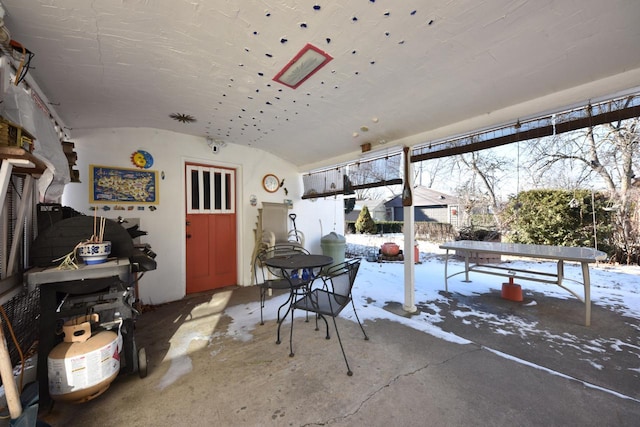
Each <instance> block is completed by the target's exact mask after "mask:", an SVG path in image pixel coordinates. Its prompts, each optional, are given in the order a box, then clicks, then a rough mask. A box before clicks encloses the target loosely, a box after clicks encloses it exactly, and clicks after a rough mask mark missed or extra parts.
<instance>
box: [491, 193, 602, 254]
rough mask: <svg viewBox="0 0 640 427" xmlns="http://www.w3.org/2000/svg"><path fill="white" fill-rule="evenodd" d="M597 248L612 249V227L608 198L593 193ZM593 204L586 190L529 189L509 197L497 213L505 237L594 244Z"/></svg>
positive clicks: (561, 243) (568, 243)
mask: <svg viewBox="0 0 640 427" xmlns="http://www.w3.org/2000/svg"><path fill="white" fill-rule="evenodd" d="M594 199H595V214H596V221H595V222H596V229H597V238H598V249H600V250H602V251H605V252H608V251H610V250H611V249H612V247H611V243H612V232H613V226H612V221H611V218H610V216H611V215H610V212H607V211H606V210H605V209H603V208H605V207H606V203H607V200H606V198H605V197H604V195H602V194H595V196H594ZM593 212H594V206H593V205H592V202H591V191H589V190H576V191H565V190H531V191H525V192H522V193H520V194H518V195H517V197H514V198H512V199H511V200H510V201H509V203H508V204H507V206H506V208H505V209H504V210H503V211H502V212H501V213H500V217H501V219H502V223H503V224H504V225H505V226H506V227H507V229H508V230H509V232H508V233H507V234H505V236H504V237H505V240H506V241H510V242H513V243H530V244H541V245H559V246H586V247H593V246H594V230H593Z"/></svg>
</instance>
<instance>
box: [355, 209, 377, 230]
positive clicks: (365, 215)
mask: <svg viewBox="0 0 640 427" xmlns="http://www.w3.org/2000/svg"><path fill="white" fill-rule="evenodd" d="M377 231H378V227H377V226H376V223H375V221H374V220H373V218H371V214H370V213H369V208H368V207H367V206H363V207H362V210H361V211H360V215H358V219H357V220H356V232H357V233H362V234H375V233H377Z"/></svg>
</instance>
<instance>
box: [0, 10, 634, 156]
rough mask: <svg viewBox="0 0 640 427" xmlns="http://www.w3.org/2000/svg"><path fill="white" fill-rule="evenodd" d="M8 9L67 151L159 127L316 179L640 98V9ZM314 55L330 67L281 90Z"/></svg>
mask: <svg viewBox="0 0 640 427" xmlns="http://www.w3.org/2000/svg"><path fill="white" fill-rule="evenodd" d="M0 2H1V3H2V5H3V6H4V9H5V12H6V14H5V24H6V26H7V28H8V29H9V31H10V33H11V37H12V38H13V39H15V40H17V41H18V42H20V43H21V44H22V45H24V46H25V47H26V48H27V49H29V50H31V51H32V52H33V53H35V57H34V58H33V61H32V66H33V68H32V69H31V70H30V72H29V73H30V77H32V78H33V79H34V80H35V82H36V83H37V84H38V85H39V87H40V88H41V89H42V91H43V92H44V95H45V96H46V97H47V98H48V100H49V102H50V103H51V104H52V106H53V108H54V109H55V111H56V113H57V115H58V116H59V118H60V119H61V121H62V122H63V123H64V125H65V126H67V127H68V128H69V130H68V133H69V134H70V135H71V137H72V138H73V136H74V135H81V134H82V132H83V130H85V129H91V128H103V127H107V128H108V127H151V128H160V129H168V130H172V131H176V132H181V133H187V134H193V135H198V136H202V137H206V136H210V137H212V138H214V139H219V140H222V141H224V142H226V143H234V144H243V145H247V146H252V147H257V148H260V149H264V150H266V151H269V152H272V153H274V154H276V155H278V156H280V157H282V158H284V159H287V160H289V161H291V162H293V163H295V164H297V165H299V166H301V167H310V166H312V165H315V164H317V163H322V162H327V161H330V160H332V159H339V158H343V157H345V156H347V157H348V156H352V157H353V156H357V153H358V152H359V151H360V145H361V144H364V143H367V142H370V143H372V145H373V147H374V149H382V150H384V148H385V147H389V146H393V145H395V144H398V143H403V144H409V145H413V144H415V143H419V142H427V139H428V138H429V137H430V136H431V135H432V134H435V133H434V130H437V129H451V131H460V132H462V131H464V130H467V131H468V130H473V129H465V126H467V127H468V126H470V125H464V123H475V124H478V125H483V126H489V125H492V124H498V122H500V121H504V120H505V118H508V119H509V120H511V119H513V120H515V119H517V117H518V115H520V114H535V113H538V112H542V110H543V109H544V110H549V109H555V108H559V107H562V106H564V104H563V103H564V102H568V101H571V102H573V101H580V100H588V99H590V98H591V97H593V96H603V95H605V94H606V93H598V91H611V92H613V91H623V90H626V89H630V88H632V87H633V86H637V85H640V80H638V75H639V74H638V71H640V25H638V18H640V2H639V1H637V0H609V1H602V0H558V1H551V0H537V1H525V0H520V1H517V0H491V1H479V0H458V1H442V0H441V1H435V0H421V1H419V0H415V1H411V0H406V1H401V2H400V1H390V0H389V1H382V0H376V1H374V0H343V1H317V2H316V3H313V2H306V1H302V0H301V1H292V0H273V1H251V0H244V1H241V0H236V1H234V0H226V1H222V0H217V1H216V0H209V1H206V0H202V1H197V0H117V1H116V0H100V1H87V0H0ZM306 43H312V44H313V45H315V46H316V47H318V48H320V49H322V50H324V51H326V52H327V53H328V54H330V55H331V56H332V57H333V58H334V59H333V60H332V61H331V62H329V63H328V65H327V66H325V67H324V68H322V69H321V70H320V71H319V72H317V73H316V74H315V75H313V76H312V77H311V78H310V79H309V80H307V81H306V82H304V83H303V84H302V85H301V86H300V87H299V88H297V89H295V90H294V89H291V88H289V87H286V86H283V85H281V84H279V83H276V82H274V81H273V80H272V78H273V77H274V76H275V75H276V74H277V73H278V72H279V71H280V70H281V69H282V68H283V67H284V66H285V65H286V64H287V63H288V62H289V61H290V60H291V59H292V58H293V57H294V56H295V55H296V53H297V52H298V51H299V50H300V49H301V48H303V47H304V46H305V44H306ZM599 81H606V82H607V84H606V85H600V86H598V85H597V84H595V83H594V82H599ZM575 87H579V90H578V89H575V90H574V91H573V92H571V96H570V97H560V96H556V94H558V93H563V92H566V91H567V90H569V89H570V88H575ZM533 100H543V101H538V102H534V101H533ZM517 105H521V106H522V105H528V107H526V108H513V106H517ZM505 110H510V111H513V113H512V114H513V117H505V116H504V115H500V114H495V112H496V111H505ZM173 113H178V114H186V115H190V116H192V117H193V118H195V119H196V121H195V122H193V123H183V122H180V121H176V120H173V119H172V118H171V117H170V115H171V114H173ZM478 118H480V119H478ZM456 124H458V125H456ZM203 143H204V142H203Z"/></svg>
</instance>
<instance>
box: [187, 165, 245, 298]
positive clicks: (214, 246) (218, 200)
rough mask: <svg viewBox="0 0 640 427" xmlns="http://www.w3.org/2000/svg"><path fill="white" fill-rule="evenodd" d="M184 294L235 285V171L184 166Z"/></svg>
mask: <svg viewBox="0 0 640 427" xmlns="http://www.w3.org/2000/svg"><path fill="white" fill-rule="evenodd" d="M185 173H186V184H187V185H186V186H187V188H186V195H187V197H186V199H187V200H186V202H187V203H186V221H187V223H186V247H187V250H186V253H187V260H186V267H187V271H186V281H187V294H191V293H195V292H202V291H207V290H210V289H216V288H221V287H224V286H230V285H235V284H237V259H236V249H237V246H236V241H237V236H236V208H235V202H236V198H235V188H236V186H235V182H236V179H235V170H233V169H228V168H222V167H214V166H206V165H199V164H193V163H188V164H186V170H185Z"/></svg>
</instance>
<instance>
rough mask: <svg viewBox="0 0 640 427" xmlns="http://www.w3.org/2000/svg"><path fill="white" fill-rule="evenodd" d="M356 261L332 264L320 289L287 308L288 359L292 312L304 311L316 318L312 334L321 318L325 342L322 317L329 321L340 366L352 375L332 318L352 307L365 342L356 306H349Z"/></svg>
mask: <svg viewBox="0 0 640 427" xmlns="http://www.w3.org/2000/svg"><path fill="white" fill-rule="evenodd" d="M360 261H361V260H360V258H356V259H351V260H348V261H345V262H342V263H340V264H336V265H334V266H332V267H330V268H329V269H327V270H326V271H325V273H324V275H323V276H322V280H323V282H324V284H323V286H322V287H321V288H314V289H312V290H310V291H309V292H308V293H307V294H305V295H304V296H303V297H302V298H299V299H297V300H296V301H294V302H293V304H292V305H291V333H290V335H289V345H290V347H291V353H290V354H289V356H293V355H294V353H293V313H294V311H295V310H304V311H306V312H307V313H309V312H311V313H315V314H316V330H318V329H319V328H318V317H320V318H322V320H324V323H325V327H326V332H327V335H326V339H329V338H330V336H329V323H328V322H327V319H326V316H329V317H331V318H332V319H333V325H334V327H335V330H336V336H337V337H338V342H339V343H340V349H341V350H342V356H343V357H344V362H345V364H346V365H347V375H349V376H351V375H353V372H352V371H351V368H350V367H349V361H348V360H347V355H346V353H345V351H344V346H343V345H342V339H341V338H340V332H339V331H338V324H337V323H336V317H337V316H338V315H339V314H340V313H341V312H342V310H343V309H344V308H345V307H346V306H347V305H348V304H349V303H351V306H352V307H353V313H354V314H355V316H356V320H357V321H358V325H360V329H361V330H362V333H363V334H364V339H365V340H368V339H369V337H368V336H367V333H366V332H365V330H364V327H363V326H362V323H361V322H360V318H359V317H358V312H357V311H356V306H355V304H354V302H353V297H352V295H351V290H352V288H353V283H354V282H355V279H356V275H357V274H358V269H359V268H360Z"/></svg>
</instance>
